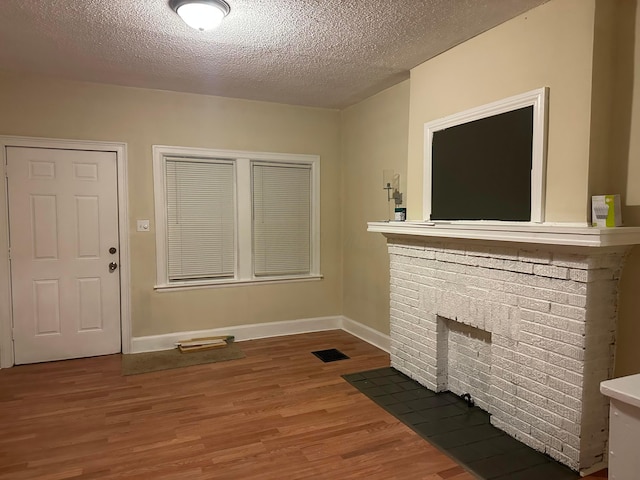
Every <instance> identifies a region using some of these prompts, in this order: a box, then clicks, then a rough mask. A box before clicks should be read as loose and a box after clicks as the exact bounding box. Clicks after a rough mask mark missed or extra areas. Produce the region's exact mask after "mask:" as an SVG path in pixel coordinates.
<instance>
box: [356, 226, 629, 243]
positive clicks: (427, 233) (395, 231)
mask: <svg viewBox="0 0 640 480" xmlns="http://www.w3.org/2000/svg"><path fill="white" fill-rule="evenodd" d="M367 230H368V231H369V232H377V233H382V234H383V235H385V236H387V237H389V236H398V235H401V236H402V235H408V236H413V237H416V236H418V237H432V238H433V237H435V238H442V239H466V240H484V241H496V242H513V243H528V244H540V245H569V246H576V247H617V246H626V245H628V246H631V245H637V244H640V227H615V228H597V227H587V226H565V225H550V224H544V223H543V224H525V225H516V224H496V223H431V222H416V221H408V222H393V221H391V222H369V223H368V229H367Z"/></svg>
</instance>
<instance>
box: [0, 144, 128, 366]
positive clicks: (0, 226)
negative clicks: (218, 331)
mask: <svg viewBox="0 0 640 480" xmlns="http://www.w3.org/2000/svg"><path fill="white" fill-rule="evenodd" d="M6 147H35V148H58V149H65V150H95V151H103V152H104V151H106V152H115V153H116V159H117V160H116V162H117V169H118V224H119V230H120V232H119V233H120V265H119V267H120V325H121V341H122V353H129V352H130V351H131V288H130V281H131V277H130V265H129V209H128V206H127V199H128V184H127V144H126V143H116V142H94V141H85V140H61V139H54V138H36V137H11V136H0V164H1V165H2V167H1V168H2V176H1V179H2V181H0V217H1V218H0V368H8V367H12V366H13V364H14V363H13V362H14V355H13V317H12V312H11V271H10V270H9V205H8V202H7V181H6V164H7V159H6Z"/></svg>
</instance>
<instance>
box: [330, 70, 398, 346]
mask: <svg viewBox="0 0 640 480" xmlns="http://www.w3.org/2000/svg"><path fill="white" fill-rule="evenodd" d="M408 123H409V81H405V82H402V83H400V84H399V85H396V86H394V87H392V88H389V89H388V90H385V91H384V92H382V93H379V94H378V95H375V96H373V97H371V98H369V99H367V100H365V101H363V102H361V103H359V104H357V105H354V106H352V107H350V108H347V109H346V110H344V111H343V112H342V129H341V130H342V165H343V168H342V172H343V179H342V183H343V192H344V194H343V207H342V225H343V226H342V232H343V255H342V256H343V266H342V268H343V282H344V287H343V292H344V293H343V295H344V297H343V308H344V315H345V316H346V317H348V318H350V319H352V320H356V321H358V322H360V323H363V324H365V325H368V326H369V327H372V328H374V329H376V330H378V331H380V332H382V333H385V334H388V333H389V255H388V253H387V246H386V240H385V238H384V237H383V236H382V235H380V234H374V233H367V222H369V221H372V220H387V219H389V218H390V217H389V215H393V212H392V210H393V205H394V202H393V200H392V201H391V202H388V201H387V192H386V191H385V190H383V188H382V186H383V181H382V172H383V170H394V171H395V172H396V173H399V174H400V184H401V186H400V190H401V192H403V193H404V194H405V196H406V188H405V186H406V180H407V168H406V167H407V162H406V159H407V129H408Z"/></svg>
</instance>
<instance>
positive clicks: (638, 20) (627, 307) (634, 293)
mask: <svg viewBox="0 0 640 480" xmlns="http://www.w3.org/2000/svg"><path fill="white" fill-rule="evenodd" d="M617 3H618V6H619V11H618V12H617V15H616V17H615V20H616V21H615V24H614V25H613V28H614V30H615V32H616V36H615V38H614V44H615V50H614V53H613V55H614V56H615V63H614V66H615V73H616V76H615V78H614V81H613V82H614V85H615V87H614V91H615V92H616V94H615V96H614V100H613V115H612V122H611V127H612V132H611V148H610V152H612V155H613V158H612V159H611V160H612V161H610V164H612V166H613V167H614V168H615V170H614V173H613V178H612V180H611V184H610V188H611V192H620V193H622V198H623V202H624V203H625V206H624V208H623V210H622V215H623V220H624V222H625V224H627V225H640V9H638V7H637V4H636V3H637V2H636V1H635V0H620V1H619V2H617ZM639 292H640V246H637V247H635V248H634V249H633V250H632V252H631V254H630V255H629V257H627V260H626V263H625V267H624V270H623V273H622V278H621V280H620V310H619V321H618V346H617V349H616V376H623V375H631V374H634V373H640V348H638V341H639V339H640V295H639Z"/></svg>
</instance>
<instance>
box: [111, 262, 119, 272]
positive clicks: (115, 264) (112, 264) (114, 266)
mask: <svg viewBox="0 0 640 480" xmlns="http://www.w3.org/2000/svg"><path fill="white" fill-rule="evenodd" d="M116 268H118V264H117V263H116V262H111V263H110V264H109V271H110V272H113V271H114V270H115V269H116Z"/></svg>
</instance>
